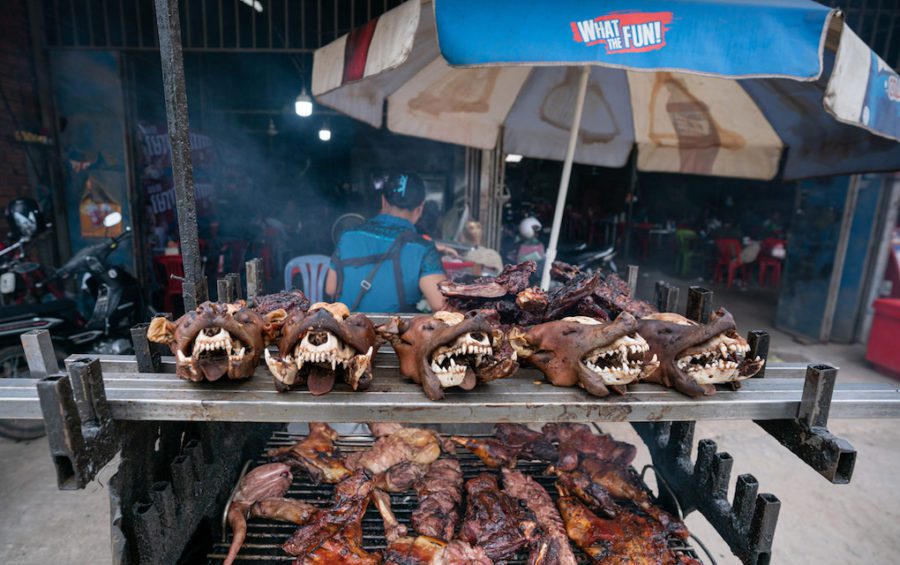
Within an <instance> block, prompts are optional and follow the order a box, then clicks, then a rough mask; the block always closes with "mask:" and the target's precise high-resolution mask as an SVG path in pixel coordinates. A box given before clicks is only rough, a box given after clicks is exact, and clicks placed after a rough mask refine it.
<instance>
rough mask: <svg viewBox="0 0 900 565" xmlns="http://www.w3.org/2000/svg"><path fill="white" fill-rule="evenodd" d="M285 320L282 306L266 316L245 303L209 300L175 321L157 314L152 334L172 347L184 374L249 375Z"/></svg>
mask: <svg viewBox="0 0 900 565" xmlns="http://www.w3.org/2000/svg"><path fill="white" fill-rule="evenodd" d="M283 319H284V311H283V310H275V311H273V312H270V313H268V314H266V315H265V316H262V315H260V314H258V313H257V312H254V311H253V310H250V309H249V308H247V307H246V306H245V305H244V304H243V303H235V304H219V303H216V302H204V303H203V304H201V305H200V306H198V307H197V308H196V309H194V310H191V311H190V312H186V313H185V314H184V315H183V316H182V317H180V318H178V320H177V321H175V322H171V321H169V320H167V319H165V318H163V317H158V318H154V319H153V321H152V322H150V328H149V329H148V330H147V339H149V340H150V341H152V342H155V343H162V344H165V345H168V346H169V347H170V348H171V350H172V353H174V354H175V372H176V373H177V374H178V376H179V377H181V378H183V379H188V380H191V381H194V382H200V381H204V380H206V381H217V380H219V379H221V378H222V377H223V376H227V377H228V378H229V379H246V378H247V377H249V376H251V375H252V374H253V371H254V369H256V365H257V364H258V363H259V357H260V355H262V352H263V349H265V341H266V336H267V335H271V334H272V332H274V331H275V328H276V327H277V325H278V324H280V323H281V321H283Z"/></svg>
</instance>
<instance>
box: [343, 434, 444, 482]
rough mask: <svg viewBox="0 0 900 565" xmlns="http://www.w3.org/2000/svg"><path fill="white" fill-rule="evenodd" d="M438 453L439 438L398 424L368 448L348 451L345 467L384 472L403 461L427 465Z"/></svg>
mask: <svg viewBox="0 0 900 565" xmlns="http://www.w3.org/2000/svg"><path fill="white" fill-rule="evenodd" d="M440 454H441V441H440V439H439V438H438V436H437V434H436V433H434V432H433V431H431V430H423V429H420V428H406V427H401V428H398V429H396V430H395V431H393V432H392V433H390V434H388V435H385V436H382V437H379V438H378V439H377V440H376V441H375V443H374V444H373V445H372V447H371V448H369V449H367V450H365V451H360V452H357V453H353V454H351V455H348V456H347V458H346V463H347V467H349V468H350V469H351V470H356V469H365V470H367V471H368V472H369V473H371V474H372V475H378V474H380V473H384V472H385V471H387V470H388V469H390V468H391V467H393V466H394V465H398V464H400V463H404V462H411V463H417V464H420V465H427V464H429V463H431V462H432V461H434V460H435V459H437V458H438V457H439V456H440Z"/></svg>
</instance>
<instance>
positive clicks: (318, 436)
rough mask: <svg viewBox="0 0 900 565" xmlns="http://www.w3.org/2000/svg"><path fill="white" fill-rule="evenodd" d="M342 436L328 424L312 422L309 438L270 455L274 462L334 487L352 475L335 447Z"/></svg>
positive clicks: (316, 482) (268, 454) (313, 480)
mask: <svg viewBox="0 0 900 565" xmlns="http://www.w3.org/2000/svg"><path fill="white" fill-rule="evenodd" d="M337 438H338V433H337V432H336V431H334V429H333V428H332V427H331V426H329V425H328V424H323V423H321V422H311V423H310V424H309V435H308V436H307V437H305V438H303V439H301V440H300V441H298V442H297V443H295V444H294V445H292V446H288V447H281V448H278V449H272V450H270V451H269V452H268V453H266V455H267V456H268V458H269V459H270V460H272V461H283V462H285V463H289V464H291V465H296V466H300V467H303V468H304V469H306V472H307V473H309V477H310V479H311V480H312V482H313V483H314V484H319V483H321V482H325V483H329V484H334V483H337V482H340V481H341V480H342V479H344V478H345V477H347V476H348V475H350V470H349V469H347V467H346V466H345V465H344V462H343V457H342V456H341V450H340V449H338V448H337V446H335V445H334V442H335V440H336V439H337Z"/></svg>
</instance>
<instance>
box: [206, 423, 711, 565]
mask: <svg viewBox="0 0 900 565" xmlns="http://www.w3.org/2000/svg"><path fill="white" fill-rule="evenodd" d="M469 435H472V434H469ZM302 438H303V435H301V434H290V433H287V432H280V431H279V432H275V433H274V434H273V435H272V438H271V439H270V440H269V443H268V444H267V445H266V450H269V449H273V448H276V447H282V446H287V445H293V444H294V443H296V442H297V441H299V440H300V439H302ZM372 441H373V439H372V438H371V437H368V436H357V437H341V438H340V439H339V440H338V441H336V442H335V443H336V444H337V446H338V447H340V449H341V451H342V452H344V453H350V452H353V451H361V450H364V449H368V448H369V447H371V445H372ZM454 457H455V458H456V459H457V461H459V464H460V467H461V468H462V472H463V477H464V479H466V480H468V479H470V478H472V477H474V476H475V475H477V474H479V473H484V472H489V473H498V472H499V471H498V470H496V469H490V468H488V467H486V466H485V465H484V463H482V462H481V460H480V459H478V458H477V457H475V456H474V455H473V454H471V453H470V452H468V451H466V450H465V449H463V448H459V449H457V451H456V455H455V456H454ZM266 462H267V461H266V460H265V459H264V458H262V457H261V458H259V459H257V460H256V461H254V464H255V465H261V464H263V463H266ZM516 468H517V469H518V470H519V471H522V472H523V473H524V474H526V475H528V476H530V477H532V478H533V479H534V480H536V481H537V482H538V483H540V485H541V486H543V487H544V488H545V489H547V492H549V493H550V496H551V497H552V498H553V500H554V501H555V500H556V498H557V496H558V495H557V492H556V488H555V487H554V486H553V485H554V483H555V480H556V478H555V477H554V476H552V475H548V474H546V473H545V471H546V468H547V463H544V462H541V461H519V462H518V465H517V466H516ZM632 472H633V470H632ZM501 484H502V483H501ZM645 488H646V487H645ZM333 491H334V485H325V484H322V485H312V484H310V483H309V479H308V477H307V476H306V474H305V473H303V472H297V473H295V477H294V482H293V483H292V484H291V487H290V488H289V489H288V492H287V495H286V496H288V497H289V498H296V499H299V500H302V501H304V502H307V503H310V504H314V505H316V506H319V507H322V508H328V507H330V506H331V504H332V502H333V500H332V493H333ZM391 506H392V509H393V511H394V514H396V516H397V521H398V522H400V523H401V524H404V525H406V526H407V527H409V530H410V535H415V533H414V531H413V529H412V527H411V525H410V519H411V516H412V512H413V510H415V509H416V507H417V506H418V498H417V496H416V494H415V492H414V491H408V492H406V493H402V494H392V495H391ZM464 513H465V500H463V508H462V512H461V514H464ZM296 529H297V526H295V525H294V524H285V523H281V522H274V521H271V520H258V519H254V520H250V521H248V522H247V539H246V540H245V541H244V545H243V547H242V548H241V552H240V554H239V555H238V558H237V560H236V561H235V562H236V563H261V562H268V563H280V562H288V561H293V560H294V559H296V558H295V557H291V556H290V555H287V554H286V553H284V551H283V550H282V549H281V545H282V544H283V543H284V542H285V541H286V540H287V539H288V538H289V537H290V536H291V534H292V533H293V532H294V530H296ZM362 530H363V547H365V549H367V550H369V551H378V550H383V549H384V548H385V546H386V541H385V539H384V526H383V523H382V521H381V516H380V515H379V514H378V511H377V510H376V509H375V505H374V504H370V505H369V508H368V510H367V511H366V514H365V516H363V522H362ZM230 544H231V532H229V533H228V537H227V539H226V540H225V541H220V542H216V543H214V544H213V547H212V549H211V551H210V553H209V555H208V556H207V557H208V563H209V564H210V565H213V564H219V563H221V562H222V560H223V559H224V558H225V555H226V554H227V553H228V546H229V545H230ZM669 547H670V548H672V550H673V551H675V552H677V553H680V554H684V555H688V556H690V557H693V558H694V559H698V560H699V556H698V555H697V553H696V552H695V551H694V549H693V548H692V547H691V546H690V545H688V544H686V543H685V542H684V541H683V540H680V539H677V538H670V539H669ZM573 548H574V546H573ZM575 549H576V555H578V556H579V557H581V558H583V562H584V563H589V562H590V560H589V559H587V557H585V556H584V554H581V553H580V552H579V551H578V550H577V548H575ZM526 561H527V553H526V554H523V555H519V556H517V559H513V560H510V561H508V562H507V563H508V564H509V565H513V564H515V565H519V564H523V565H524V564H525V563H526Z"/></svg>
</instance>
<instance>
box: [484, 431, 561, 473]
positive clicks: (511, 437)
mask: <svg viewBox="0 0 900 565" xmlns="http://www.w3.org/2000/svg"><path fill="white" fill-rule="evenodd" d="M494 435H495V436H497V439H499V440H500V441H501V442H503V443H505V444H506V445H512V446H515V447H518V448H520V449H521V455H522V457H523V458H526V459H536V460H540V461H547V462H549V463H553V462H555V461H556V460H557V458H558V457H559V451H558V450H557V449H556V446H555V445H553V443H551V441H550V440H549V439H548V438H547V437H545V436H544V434H542V433H541V432H537V431H535V430H532V429H530V428H529V427H528V426H523V425H522V424H497V425H495V426H494Z"/></svg>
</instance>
